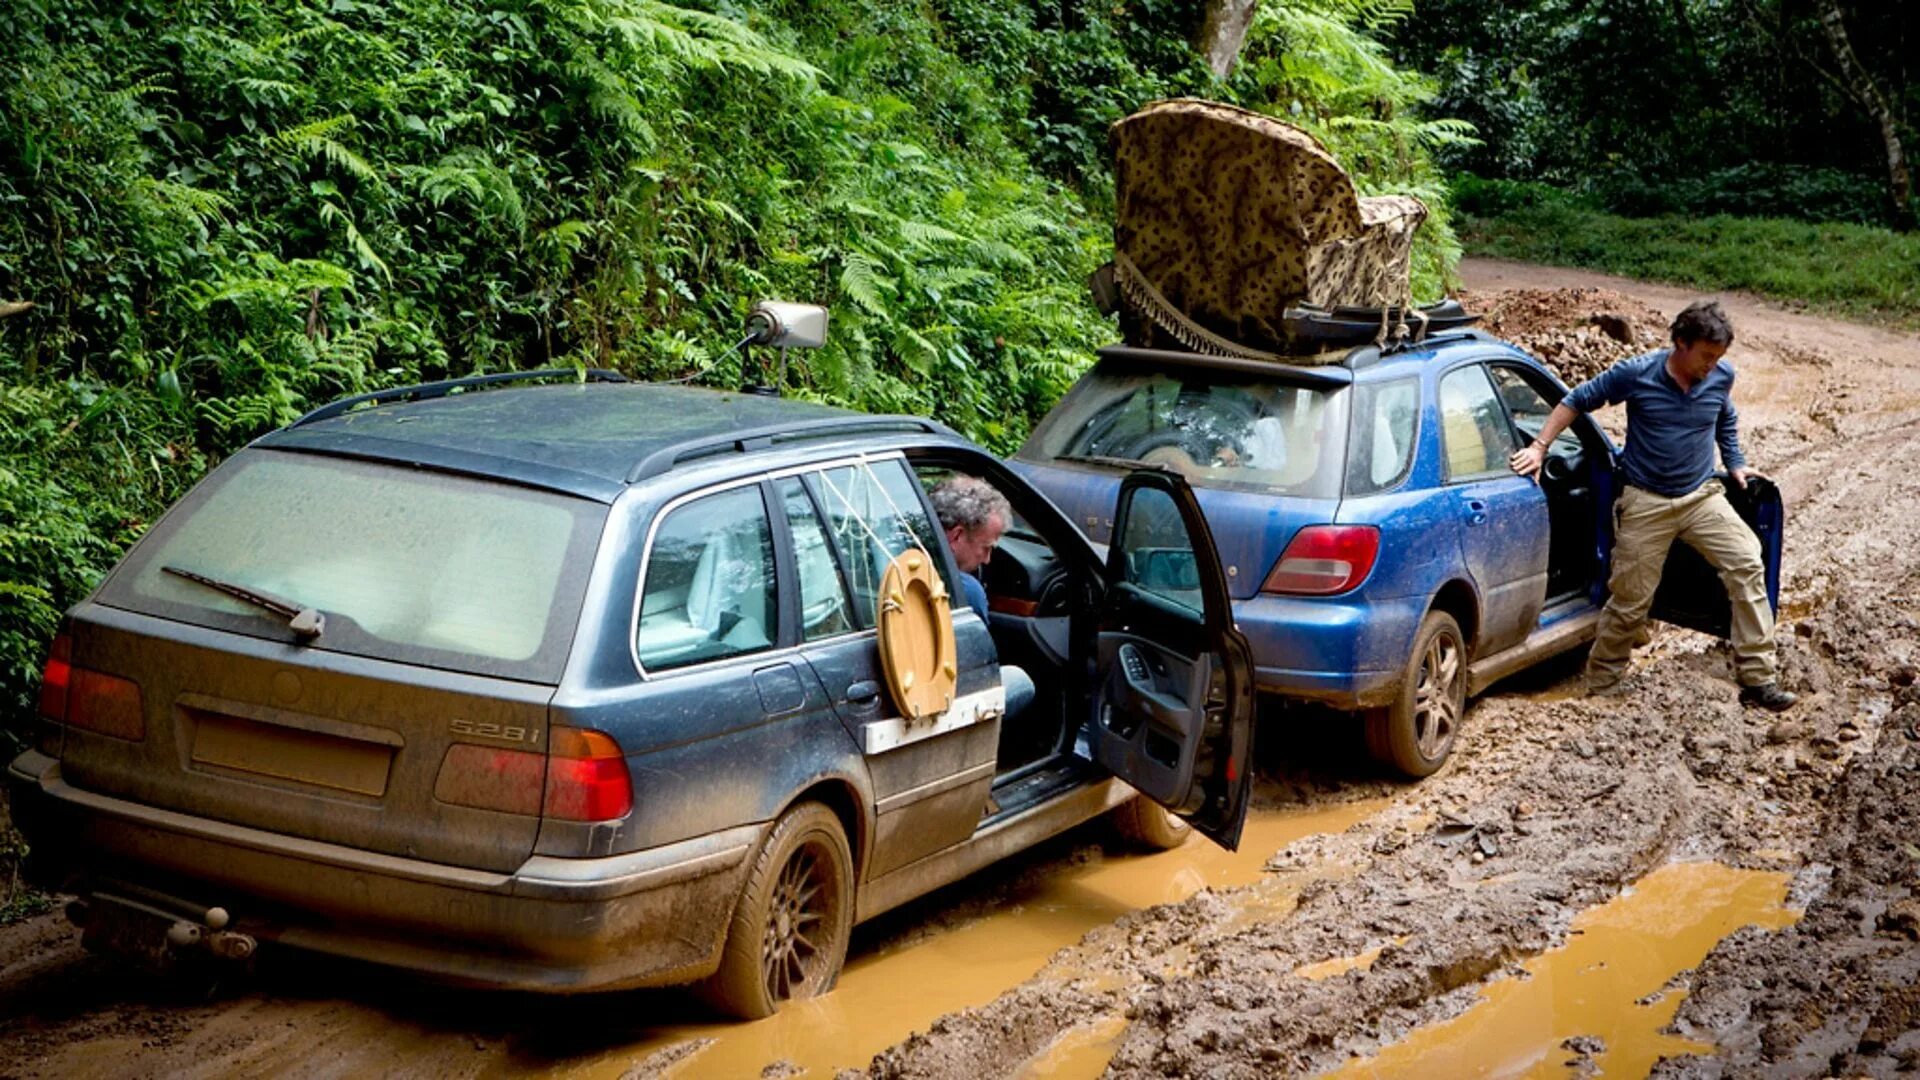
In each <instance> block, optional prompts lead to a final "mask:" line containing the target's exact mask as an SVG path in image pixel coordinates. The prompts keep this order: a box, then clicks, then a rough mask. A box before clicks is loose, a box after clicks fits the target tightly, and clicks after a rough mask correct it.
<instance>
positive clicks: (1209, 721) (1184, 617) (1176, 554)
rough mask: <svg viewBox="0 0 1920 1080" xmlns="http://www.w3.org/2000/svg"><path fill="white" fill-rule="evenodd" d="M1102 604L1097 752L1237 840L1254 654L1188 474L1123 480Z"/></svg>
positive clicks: (1199, 821) (1093, 743)
mask: <svg viewBox="0 0 1920 1080" xmlns="http://www.w3.org/2000/svg"><path fill="white" fill-rule="evenodd" d="M1113 523H1114V524H1113V541H1112V543H1111V545H1110V546H1109V547H1108V551H1107V575H1108V576H1107V580H1108V588H1107V594H1106V599H1105V602H1104V604H1103V605H1102V607H1101V610H1100V612H1099V616H1098V618H1099V622H1098V636H1097V638H1096V656H1095V663H1096V665H1097V667H1096V672H1095V686H1096V690H1095V692H1094V695H1093V702H1092V704H1093V716H1092V717H1091V718H1090V720H1089V721H1088V728H1089V735H1088V742H1089V744H1090V748H1091V749H1092V751H1093V757H1094V760H1095V761H1098V762H1099V763H1100V764H1101V765H1104V766H1106V768H1107V769H1109V770H1110V771H1112V772H1113V773H1114V775H1116V776H1118V777H1120V778H1121V779H1122V780H1125V781H1126V782H1127V783H1129V784H1132V785H1133V786H1134V787H1135V788H1136V789H1138V790H1139V791H1140V793H1141V794H1143V795H1145V796H1147V797H1148V798H1150V799H1153V800H1154V801H1155V802H1158V803H1160V804H1161V805H1163V806H1165V807H1167V808H1168V809H1169V810H1172V811H1173V812H1174V813H1176V814H1179V815H1180V816H1181V817H1183V818H1185V819H1187V821H1189V822H1191V823H1192V825H1193V827H1194V828H1195V829H1197V830H1199V831H1200V832H1201V833H1203V834H1205V835H1206V836H1207V837H1208V838H1210V839H1211V840H1213V841H1214V842H1215V843H1217V844H1219V845H1221V846H1222V847H1225V848H1227V849H1229V850H1232V849H1234V848H1237V847H1238V846H1239V843H1240V829H1241V826H1242V825H1244V824H1245V822H1246V817H1247V801H1248V798H1249V795H1250V793H1251V791H1252V787H1253V777H1252V755H1253V717H1254V692H1253V655H1252V652H1251V651H1250V650H1249V649H1248V646H1247V640H1246V638H1245V637H1243V636H1241V634H1240V631H1238V630H1236V629H1234V626H1233V607H1232V601H1231V600H1230V599H1229V598H1228V595H1227V580H1226V575H1225V574H1224V573H1223V572H1222V571H1221V569H1220V557H1219V555H1218V554H1217V553H1216V549H1215V548H1214V546H1213V534H1212V533H1211V532H1210V531H1209V530H1208V529H1207V522H1206V519H1205V518H1203V517H1201V515H1200V504H1199V503H1198V502H1197V501H1196V500H1195V499H1194V497H1193V492H1192V490H1190V489H1189V488H1188V487H1187V483H1186V481H1185V480H1183V479H1181V478H1180V477H1178V476H1176V475H1174V474H1172V473H1165V472H1136V473H1134V474H1132V475H1130V476H1128V477H1127V478H1126V480H1125V481H1124V482H1123V483H1122V484H1121V485H1120V500H1119V503H1118V505H1117V506H1116V507H1115V509H1114V512H1113Z"/></svg>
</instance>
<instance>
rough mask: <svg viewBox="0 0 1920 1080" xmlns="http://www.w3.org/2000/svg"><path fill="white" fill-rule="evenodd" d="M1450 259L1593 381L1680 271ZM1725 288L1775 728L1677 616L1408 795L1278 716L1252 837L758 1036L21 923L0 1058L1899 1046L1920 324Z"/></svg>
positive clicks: (1864, 1071) (1506, 1057) (153, 1067)
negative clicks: (1771, 530)
mask: <svg viewBox="0 0 1920 1080" xmlns="http://www.w3.org/2000/svg"><path fill="white" fill-rule="evenodd" d="M1464 277H1465V280H1466V284H1467V286H1468V288H1469V289H1470V290H1472V291H1473V292H1475V293H1476V294H1477V302H1478V304H1479V305H1480V306H1483V307H1489V308H1496V309H1498V310H1499V311H1500V312H1501V313H1502V316H1503V318H1504V320H1505V322H1504V324H1503V325H1502V326H1501V330H1502V332H1503V333H1508V334H1510V335H1513V336H1515V337H1517V338H1521V339H1523V340H1529V341H1532V342H1534V343H1535V344H1536V345H1538V347H1540V348H1541V351H1542V352H1543V353H1544V352H1548V351H1552V352H1554V353H1555V362H1556V363H1561V364H1562V365H1563V367H1565V368H1566V369H1568V370H1569V371H1570V373H1572V374H1574V375H1575V377H1577V375H1578V373H1579V372H1578V370H1577V369H1578V368H1579V367H1580V366H1581V365H1583V364H1592V363H1598V362H1601V361H1602V360H1604V358H1605V357H1606V356H1608V355H1612V354H1613V353H1616V352H1621V351H1622V350H1626V351H1632V350H1633V349H1635V348H1638V347H1639V346H1640V345H1642V344H1644V343H1645V342H1646V340H1648V335H1651V336H1652V337H1653V338H1656V339H1657V337H1658V336H1659V334H1660V332H1661V331H1662V330H1663V329H1664V319H1665V318H1666V317H1669V316H1671V315H1672V314H1673V313H1674V312H1675V311H1677V310H1678V309H1679V308H1680V307H1681V306H1682V305H1683V304H1684V303H1685V302H1686V301H1687V300H1689V299H1691V298H1692V296H1691V294H1688V293H1685V292H1682V291H1680V290H1675V289H1668V288H1663V287H1657V286H1647V285H1641V284H1636V283H1631V282H1625V281H1621V280H1619V279H1613V278H1606V277H1603V276H1601V275H1596V274H1589V273H1583V272H1578V271H1567V270H1551V269H1542V268H1537V267H1525V266H1519V265H1514V264H1505V263H1497V262H1478V261H1471V262H1469V263H1468V264H1467V265H1466V266H1465V268H1464ZM1519 290H1545V291H1541V292H1532V291H1526V292H1522V291H1519ZM1727 306H1728V308H1729V311H1730V313H1731V314H1732V316H1733V318H1734V321H1735V326H1736V330H1737V332H1738V334H1739V340H1738V341H1737V342H1736V344H1735V346H1734V349H1733V350H1732V353H1731V354H1730V359H1731V360H1732V361H1733V362H1734V364H1735V365H1736V367H1737V368H1738V369H1739V371H1740V381H1739V384H1738V388H1737V390H1736V401H1737V403H1738V405H1739V407H1740V410H1741V415H1742V430H1743V435H1744V438H1745V441H1746V444H1747V448H1748V456H1749V457H1750V459H1752V462H1753V464H1754V465H1755V466H1756V467H1758V468H1760V469H1761V470H1763V471H1766V472H1768V473H1770V474H1771V475H1773V476H1774V477H1775V479H1777V480H1778V481H1779V483H1780V484H1781V486H1782V489H1783V491H1784V493H1785V495H1786V500H1787V504H1788V508H1789V523H1788V533H1787V568H1788V569H1787V573H1786V575H1785V580H1784V582H1783V586H1784V587H1783V604H1784V606H1783V610H1782V618H1781V628H1780V640H1781V646H1782V672H1783V681H1784V682H1785V684H1786V685H1787V686H1788V688H1789V689H1792V690H1795V691H1797V692H1799V693H1800V694H1801V695H1802V698H1803V701H1802V704H1801V705H1800V706H1798V707H1797V708H1796V709H1795V710H1793V711H1792V712H1791V713H1789V714H1787V715H1786V716H1785V717H1784V718H1778V717H1774V716H1771V715H1766V714H1760V713H1756V712H1752V711H1746V710H1743V709H1742V708H1741V707H1740V706H1739V705H1738V704H1737V702H1736V701H1735V688H1734V686H1733V684H1732V682H1731V679H1730V658H1729V653H1728V652H1727V650H1726V649H1725V648H1724V646H1722V645H1720V644H1718V643H1716V642H1713V641H1711V640H1709V639H1707V638H1704V637H1701V636H1699V635H1695V634H1691V633H1688V632H1685V631H1679V630H1671V629H1662V630H1660V631H1658V632H1657V634H1656V636H1655V640H1654V641H1653V643H1652V645H1651V646H1650V647H1649V648H1648V649H1645V650H1643V651H1642V655H1641V657H1640V658H1639V659H1638V660H1637V661H1636V664H1635V668H1634V671H1633V673H1632V675H1631V676H1630V684H1629V689H1628V692H1627V693H1626V694H1625V695H1624V696H1622V697H1619V698H1613V699H1606V700H1603V701H1591V700H1586V699H1582V698H1579V697H1578V696H1576V695H1575V692H1574V691H1575V684H1574V681H1573V680H1572V679H1571V678H1569V676H1570V674H1571V673H1572V671H1573V670H1574V669H1573V667H1572V666H1571V665H1569V664H1566V663H1561V664H1559V665H1554V666H1549V667H1548V668H1546V669H1544V670H1542V671H1538V672H1534V673H1530V674H1528V675H1526V676H1523V677H1521V678H1518V679H1515V680H1510V681H1509V682H1508V683H1506V684H1504V685H1502V686H1499V687H1496V688H1495V689H1494V690H1493V692H1492V693H1490V694H1488V695H1486V696H1485V697H1483V698H1481V699H1478V701H1477V702H1476V703H1475V704H1474V706H1473V708H1472V710H1471V711H1470V713H1469V715H1468V720H1467V724H1466V727H1465V731H1464V736H1463V740H1464V741H1463V744H1462V745H1461V747H1460V749H1459V750H1458V751H1456V759H1455V761H1454V762H1453V763H1452V764H1451V765H1449V766H1448V768H1447V769H1445V770H1443V771H1442V772H1441V773H1440V774H1439V775H1436V776H1434V777H1432V778H1431V779H1429V780H1427V781H1426V782H1424V783H1422V784H1420V785H1417V786H1401V785H1396V784H1391V783H1387V782H1385V781H1382V780H1380V779H1378V778H1377V777H1376V776H1375V775H1374V774H1373V773H1372V772H1371V771H1370V769H1369V767H1368V766H1367V765H1366V764H1365V763H1364V762H1363V761H1362V760H1361V759H1360V756H1359V750H1358V747H1357V746H1356V745H1355V743H1356V741H1357V740H1355V739H1354V738H1352V737H1350V733H1349V732H1346V731H1344V730H1338V729H1334V730H1329V729H1328V727H1327V725H1326V724H1324V723H1323V722H1316V720H1315V718H1313V717H1300V718H1296V719H1295V720H1294V723H1296V724H1297V725H1298V729H1297V730H1296V731H1291V732H1288V733H1286V734H1281V733H1280V732H1278V731H1274V730H1269V731H1268V732H1267V734H1266V735H1265V750H1264V751H1263V757H1264V758H1265V759H1266V760H1265V762H1264V765H1265V770H1266V775H1265V776H1264V778H1263V780H1262V783H1261V787H1260V791H1259V803H1260V806H1259V810H1258V811H1257V816H1256V822H1255V825H1254V827H1253V829H1252V830H1251V832H1250V836H1249V840H1248V843H1247V844H1246V846H1245V849H1244V850H1243V852H1242V853H1241V854H1240V855H1239V856H1234V857H1228V856H1226V855H1224V854H1220V853H1215V852H1214V851H1213V850H1212V849H1210V848H1207V847H1205V846H1204V845H1202V844H1200V843H1197V842H1190V843H1189V844H1188V845H1187V847H1185V848H1183V849H1182V850H1180V851H1178V852H1173V853H1168V854H1164V855H1156V856H1150V857H1149V856H1135V855H1126V854H1123V853H1120V852H1118V851H1116V850H1110V849H1111V848H1112V842H1111V840H1110V838H1109V836H1108V835H1107V834H1106V833H1105V832H1104V831H1102V830H1101V829H1099V828H1097V827H1089V828H1087V829H1083V830H1081V831H1079V832H1077V833H1075V834H1072V835H1070V836H1067V837H1063V838H1061V839H1060V840H1059V841H1057V842H1055V843H1053V844H1051V845H1049V846H1047V847H1045V848H1043V849H1041V850H1038V851H1035V852H1032V853H1030V854H1028V855H1027V856H1025V857H1022V858H1020V859H1018V860H1015V861H1013V862H1011V863H1009V864H1006V865H1004V866H1001V867H998V868H995V869H994V870H992V871H990V872H988V873H985V874H982V875H980V876H978V877H977V878H976V879H975V880H973V881H969V882H967V883H964V884H963V885H961V886H959V887H956V888H953V889H949V890H946V891H944V892H942V893H940V894H937V895H936V896H933V897H930V898H928V899H926V900H923V901H921V902H919V903H916V904H914V905H911V906H909V907H908V908H906V909H903V910H901V911H898V912H895V913H893V914H891V915H889V916H888V917H886V918H885V919H882V920H880V921H879V923H878V924H876V925H873V926H870V927H867V928H864V929H863V930H862V932H861V933H860V934H859V935H857V937H856V940H855V946H854V952H853V955H852V957H851V958H850V965H849V968H848V971H847V974H846V976H845V977H844V979H843V981H842V984H841V988H840V989H839V990H838V991H836V993H835V994H833V995H832V996H830V997H829V998H827V999H825V1000H823V1001H821V1002H819V1003H815V1004H814V1005H810V1006H808V1007H806V1008H805V1009H804V1010H798V1011H796V1013H795V1014H794V1015H792V1016H790V1017H781V1018H776V1019H775V1020H773V1021H768V1022H765V1023H762V1024H756V1025H734V1026H723V1025H713V1024H706V1023H704V1022H703V1021H702V1018H701V1017H700V1015H699V1014H698V1013H697V1012H696V1011H694V1010H693V1009H692V1008H690V1007H689V1006H687V1005H686V1004H685V1003H683V1002H682V1001H681V1000H680V999H679V997H678V996H676V995H673V994H656V993H649V994H632V995H618V996H615V997H609V998H602V999H594V1000H583V1001H568V1000H563V1001H552V1000H541V999H531V998H523V997H503V996H500V995H481V994H471V993H463V992H458V991H451V990H446V989H442V988H437V987H433V986H428V985H424V984H418V983H413V982H409V981H406V980H400V979H396V978H393V977H391V976H387V975H385V974H382V973H378V972H374V971H370V970H368V969H365V968H359V967H355V966H352V965H345V964H332V963H322V962H318V961H310V960H291V959H290V960H286V961H283V962H282V963H280V964H277V965H268V966H266V967H264V968H263V970H262V971H261V972H260V973H259V975H258V977H257V978H256V979H254V980H253V981H250V982H247V983H244V984H240V985H232V986H222V987H218V988H216V989H215V991H214V995H213V996H212V997H211V998H208V997H206V996H205V995H204V994H202V993H199V992H195V991H189V990H187V989H185V988H183V987H182V986H180V985H178V984H170V983H156V982H153V981H149V980H146V979H143V978H140V977H138V976H134V975H131V974H129V973H128V972H127V971H126V970H125V969H123V968H121V967H119V966H117V965H116V964H114V963H111V962H109V961H105V960H100V959H96V958H92V957H89V956H87V955H86V954H85V953H83V952H81V951H80V950H79V949H78V947H77V945H76V944H75V942H74V936H73V934H72V932H71V931H69V930H68V929H67V928H66V927H65V925H64V923H63V922H61V920H60V919H59V917H58V916H57V915H50V916H44V917H41V918H39V919H36V920H31V921H29V922H26V923H22V924H18V925H15V926H11V927H5V928H0V1075H61V1076H91V1075H99V1076H127V1075H161V1074H165V1075H186V1076H215V1075H218V1076H229V1075H265V1074H276V1075H280V1074H293V1075H307V1076H335V1075H360V1074H366V1073H410V1074H426V1075H436V1076H439V1075H484V1074H503V1073H520V1072H528V1071H542V1072H548V1071H551V1072H558V1073H561V1074H564V1075H570V1076H583V1077H599V1076H606V1077H621V1076H629V1075H634V1076H638V1075H657V1074H671V1075H676V1076H690V1077H691V1076H761V1075H764V1076H794V1075H801V1074H803V1073H804V1074H807V1075H814V1076H832V1075H834V1074H835V1073H836V1072H837V1071H838V1070H841V1069H853V1070H859V1071H861V1072H867V1073H871V1074H872V1075H875V1076H899V1077H907V1076H925V1077H956V1078H958V1077H964V1078H968V1080H978V1078H982V1077H989V1076H1008V1075H1027V1076H1092V1075H1098V1074H1100V1073H1101V1072H1102V1071H1103V1070H1110V1071H1111V1072H1112V1073H1114V1074H1117V1075H1126V1076H1133V1075H1149V1074H1150V1075H1206V1076H1248V1077H1252V1076H1273V1075H1299V1074H1314V1073H1323V1072H1333V1073H1335V1074H1336V1075H1341V1076H1402V1075H1404V1076H1444V1075H1470V1074H1472V1073H1473V1072H1474V1071H1476V1070H1485V1071H1486V1074H1489V1075H1542V1076H1559V1075H1607V1076H1640V1075H1645V1074H1647V1073H1648V1072H1649V1071H1651V1072H1652V1073H1653V1074H1654V1075H1657V1076H1662V1077H1681V1076H1684V1077H1694V1076H1703V1077H1704V1076H1782V1077H1798V1076H1820V1075H1841V1076H1859V1075H1871V1076H1893V1075H1896V1074H1900V1073H1901V1072H1902V1070H1906V1073H1905V1075H1914V1072H1913V1070H1915V1069H1920V1020H1917V1019H1916V1016H1917V1015H1920V991H1917V990H1916V987H1917V986H1920V940H1916V939H1920V846H1916V845H1920V684H1916V681H1915V672H1916V668H1917V667H1920V600H1917V599H1916V597H1920V543H1916V542H1915V537H1916V535H1920V341H1916V340H1915V338H1913V337H1912V336H1907V335H1900V334H1895V333H1891V332H1886V331H1882V330H1877V329H1873V328H1869V327H1862V326H1856V325H1852V324H1843V323H1834V322H1831V321H1827V320H1822V319H1818V318H1813V317H1809V316H1805V315H1801V314H1796V313H1793V312H1788V311H1784V310H1782V309H1779V308H1777V307H1773V306H1770V305H1765V304H1763V303H1761V302H1759V301H1754V300H1749V299H1745V298H1740V297H1732V298H1728V303H1727ZM1595 313H1601V314H1608V315H1612V316H1616V317H1618V318H1619V319H1620V320H1624V321H1625V323H1626V324H1627V325H1626V327H1625V329H1624V332H1622V327H1621V326H1620V325H1618V324H1606V325H1602V324H1600V323H1593V322H1591V321H1590V320H1589V319H1588V316H1590V315H1592V314H1595ZM1608 325H1611V327H1612V333H1611V334H1609V333H1608V330H1607V326H1608ZM1621 336H1624V337H1625V338H1626V339H1627V340H1626V341H1625V342H1622V341H1620V340H1618V339H1619V337H1621ZM1622 354H1624V353H1622Z"/></svg>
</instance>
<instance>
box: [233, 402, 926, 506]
mask: <svg viewBox="0 0 1920 1080" xmlns="http://www.w3.org/2000/svg"><path fill="white" fill-rule="evenodd" d="M324 413H326V410H321V411H320V412H317V413H315V414H312V415H311V416H309V417H308V418H305V419H303V420H302V421H300V422H297V423H295V424H293V425H290V426H288V427H285V428H281V429H280V430H278V431H275V432H272V433H271V434H268V435H265V436H263V437H261V438H260V439H258V440H256V441H255V442H254V444H253V445H254V446H257V447H265V448H269V449H274V450H287V451H294V452H300V453H312V454H325V455H330V456H338V457H353V458H362V459H370V460H376V461H384V462H390V463H395V464H403V465H411V466H415V467H419V468H428V469H435V470H440V471H446V472H456V473H463V474H467V475H473V476H484V477H488V478H492V479H498V480H505V481H510V482H513V483H519V484H524V485H527V486H531V487H540V488H546V489H548V490H553V491H561V492H565V493H567V494H571V495H578V496H581V497H584V498H589V499H594V500H596V501H599V502H612V501H613V499H615V498H616V497H618V496H619V494H620V493H621V492H622V491H624V490H626V488H627V487H628V486H629V485H632V484H636V483H641V482H643V481H645V480H648V479H650V478H652V477H656V476H660V475H662V474H665V473H668V472H671V471H673V470H674V469H675V468H676V467H679V466H681V465H685V464H688V463H690V462H694V461H703V460H711V459H712V458H714V457H716V456H720V455H725V454H729V453H737V454H746V453H751V452H754V451H760V450H767V449H771V448H774V447H776V446H791V445H792V444H794V443H795V442H803V441H811V440H828V441H844V440H847V439H871V438H872V437H873V436H885V435H888V434H896V435H897V434H900V433H903V432H920V433H924V434H927V435H938V436H945V437H948V438H955V439H957V438H958V437H957V436H955V435H954V434H953V432H952V431H950V430H949V429H948V428H946V427H945V426H943V425H941V424H939V423H937V422H935V421H932V420H927V419H924V418H920V417H909V416H873V415H869V414H866V413H858V412H853V411H850V410H847V409H839V408H834V407H832V406H828V405H820V404H816V403H813V402H807V401H794V400H789V399H784V398H778V397H773V396H771V395H765V394H755V393H745V392H737V391H725V390H711V389H706V388H703V387H694V386H682V385H676V384H667V383H630V382H589V383H576V384H570V385H560V386H529V387H514V388H510V389H490V390H482V391H469V392H466V393H455V394H448V395H445V396H438V397H433V398H431V399H428V400H423V401H403V402H394V403H387V404H379V405H378V406H377V407H367V408H360V409H357V410H355V411H350V412H344V413H338V414H334V415H323V414H324Z"/></svg>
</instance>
